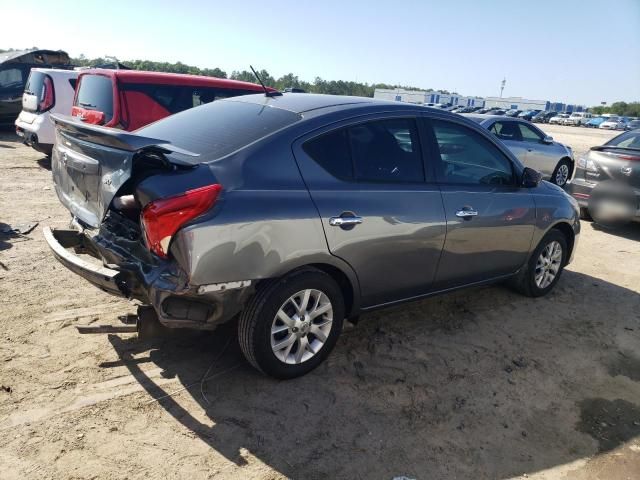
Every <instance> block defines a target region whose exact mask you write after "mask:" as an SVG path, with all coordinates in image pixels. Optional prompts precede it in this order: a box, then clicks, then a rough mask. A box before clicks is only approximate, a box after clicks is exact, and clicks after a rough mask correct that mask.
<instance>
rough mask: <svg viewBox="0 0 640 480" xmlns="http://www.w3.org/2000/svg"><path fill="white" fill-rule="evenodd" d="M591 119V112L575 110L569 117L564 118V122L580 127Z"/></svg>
mask: <svg viewBox="0 0 640 480" xmlns="http://www.w3.org/2000/svg"><path fill="white" fill-rule="evenodd" d="M589 120H591V114H590V113H589V112H574V113H572V114H571V116H570V117H569V118H565V119H564V122H563V124H564V125H573V126H574V127H580V126H582V125H586V123H587V122H588V121H589Z"/></svg>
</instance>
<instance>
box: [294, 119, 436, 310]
mask: <svg viewBox="0 0 640 480" xmlns="http://www.w3.org/2000/svg"><path fill="white" fill-rule="evenodd" d="M419 126H420V122H418V119H417V118H415V117H413V116H392V117H386V118H370V119H368V120H366V121H364V120H359V121H357V122H355V123H354V122H352V123H346V124H344V123H343V124H342V125H340V126H334V127H330V128H325V129H323V130H320V131H318V132H317V133H314V134H312V135H309V136H306V137H304V138H302V139H300V140H299V141H297V142H296V143H295V144H294V153H295V156H296V160H297V162H298V165H299V167H300V170H301V172H302V175H303V177H304V181H305V183H306V184H307V186H308V188H309V192H310V194H311V197H312V199H313V201H314V203H315V205H316V207H317V208H318V211H319V214H320V217H321V220H322V224H323V227H324V231H325V235H326V239H327V243H328V247H329V250H330V251H331V253H332V254H333V255H336V256H338V257H340V258H342V259H343V260H345V261H346V262H347V263H349V264H350V265H351V267H352V268H353V269H354V270H355V272H356V274H357V276H358V279H359V282H360V288H361V297H362V304H363V307H365V308H366V307H370V306H374V305H379V304H384V303H388V302H393V301H396V300H400V299H405V298H410V297H413V296H417V295H421V294H424V293H425V292H427V291H428V290H429V288H430V287H431V285H432V283H433V280H434V277H435V272H436V270H437V265H438V260H439V257H440V253H441V251H442V246H443V244H444V237H445V217H444V210H443V206H442V199H441V196H440V191H439V189H438V187H437V185H435V184H434V183H433V181H432V180H433V177H432V174H431V172H430V171H429V170H428V169H426V170H425V164H424V161H423V156H422V153H423V150H422V142H421V137H422V134H421V133H420V128H419Z"/></svg>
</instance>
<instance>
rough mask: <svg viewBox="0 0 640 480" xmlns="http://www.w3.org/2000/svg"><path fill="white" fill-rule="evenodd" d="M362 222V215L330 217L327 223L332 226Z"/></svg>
mask: <svg viewBox="0 0 640 480" xmlns="http://www.w3.org/2000/svg"><path fill="white" fill-rule="evenodd" d="M361 223H362V217H331V218H330V219H329V225H331V226H332V227H344V226H349V225H359V224H361Z"/></svg>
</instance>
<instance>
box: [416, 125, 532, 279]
mask: <svg viewBox="0 0 640 480" xmlns="http://www.w3.org/2000/svg"><path fill="white" fill-rule="evenodd" d="M428 124H429V125H430V126H431V127H432V135H433V137H432V138H433V142H432V145H433V146H434V150H435V151H436V152H435V153H434V154H433V155H432V156H433V157H435V158H436V179H437V181H438V183H439V185H440V189H441V191H442V201H443V203H444V209H445V214H446V221H447V238H446V242H445V245H444V249H443V252H442V257H441V259H440V265H439V267H438V274H437V277H436V281H435V285H434V286H435V287H436V288H438V289H444V288H453V287H457V286H461V285H467V284H471V283H475V282H480V281H484V280H489V279H492V278H497V277H500V276H503V275H507V274H511V273H514V272H516V271H517V270H518V269H519V268H520V267H521V266H522V265H523V264H524V263H525V261H526V259H527V256H528V253H529V249H530V247H531V239H532V236H533V230H534V225H535V220H536V210H535V203H534V200H533V195H531V194H530V192H529V190H528V189H525V188H521V187H519V181H518V178H517V177H518V175H517V169H516V168H515V166H514V164H513V163H512V161H511V159H509V157H508V156H507V155H505V154H504V153H503V152H502V151H501V150H500V149H499V148H498V146H497V145H496V144H494V143H493V142H492V141H491V140H489V139H488V138H486V137H485V136H484V135H483V134H481V133H480V132H477V131H475V130H474V129H472V128H470V127H469V126H467V125H464V124H462V123H459V122H457V121H454V120H431V121H429V122H428Z"/></svg>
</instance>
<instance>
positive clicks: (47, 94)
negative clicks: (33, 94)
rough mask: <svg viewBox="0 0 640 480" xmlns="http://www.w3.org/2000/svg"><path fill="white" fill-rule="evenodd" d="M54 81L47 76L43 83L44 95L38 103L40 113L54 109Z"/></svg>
mask: <svg viewBox="0 0 640 480" xmlns="http://www.w3.org/2000/svg"><path fill="white" fill-rule="evenodd" d="M53 102H54V100H53V81H52V80H51V77H50V76H49V75H45V77H44V81H43V83H42V95H41V96H40V102H38V111H39V112H46V111H47V110H49V109H50V108H51V107H53Z"/></svg>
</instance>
